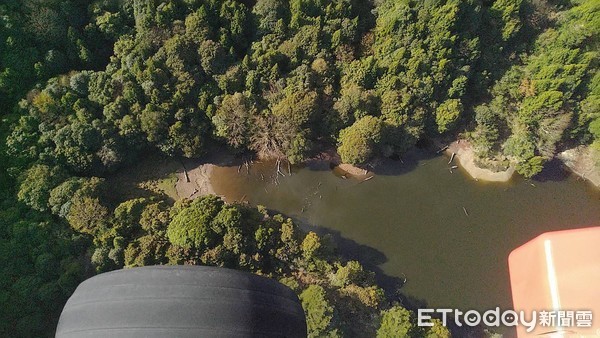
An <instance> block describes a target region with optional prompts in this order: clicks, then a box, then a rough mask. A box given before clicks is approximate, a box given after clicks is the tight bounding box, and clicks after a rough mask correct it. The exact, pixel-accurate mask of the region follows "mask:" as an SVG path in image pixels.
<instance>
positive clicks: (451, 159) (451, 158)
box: [448, 153, 456, 164]
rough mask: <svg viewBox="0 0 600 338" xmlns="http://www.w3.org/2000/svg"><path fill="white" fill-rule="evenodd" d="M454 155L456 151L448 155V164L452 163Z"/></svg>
mask: <svg viewBox="0 0 600 338" xmlns="http://www.w3.org/2000/svg"><path fill="white" fill-rule="evenodd" d="M454 156H456V153H452V156H451V157H450V161H448V164H450V163H452V161H454Z"/></svg>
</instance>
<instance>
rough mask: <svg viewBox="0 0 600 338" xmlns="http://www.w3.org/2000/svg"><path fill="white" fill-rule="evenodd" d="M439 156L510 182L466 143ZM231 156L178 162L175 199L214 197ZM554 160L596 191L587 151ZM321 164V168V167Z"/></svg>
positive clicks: (342, 166)
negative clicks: (481, 162)
mask: <svg viewBox="0 0 600 338" xmlns="http://www.w3.org/2000/svg"><path fill="white" fill-rule="evenodd" d="M434 144H435V145H436V146H438V147H439V148H440V149H441V148H443V147H445V146H446V145H444V144H441V143H440V142H436V141H434ZM443 153H444V154H445V155H446V156H448V158H452V154H455V160H456V162H455V163H458V164H459V165H460V167H459V168H461V169H464V171H465V172H466V174H468V175H469V176H471V177H472V178H473V179H474V180H475V181H484V182H499V183H502V182H508V181H510V180H511V179H512V177H513V175H514V173H515V167H514V165H511V166H510V167H509V168H508V169H507V170H503V171H497V172H495V171H492V170H490V169H486V168H481V167H479V166H477V164H476V163H475V155H474V153H473V150H472V149H471V146H470V144H469V142H468V141H466V140H462V139H459V140H456V141H453V142H451V143H450V144H447V149H445V150H444V151H443ZM232 156H233V155H231V154H227V155H223V154H218V155H216V156H215V155H213V156H209V157H208V158H207V159H205V160H198V159H195V160H194V159H186V160H184V162H182V163H181V164H182V167H181V168H180V170H177V172H176V177H177V182H176V183H175V190H176V192H177V197H178V198H179V199H183V198H189V199H194V198H197V197H200V196H205V195H210V194H212V195H216V192H215V190H214V187H213V185H212V183H211V176H212V174H213V173H214V169H215V167H217V166H219V165H230V164H231V163H233V162H235V159H234V158H233V157H232ZM556 158H557V159H558V160H560V161H561V163H563V164H564V165H565V166H566V167H567V168H568V169H569V170H570V171H571V172H572V173H573V174H575V175H577V176H579V177H581V178H582V179H583V180H585V181H589V182H591V183H592V184H593V185H594V186H595V187H596V188H600V171H599V170H597V169H596V168H595V167H594V163H593V160H592V157H591V153H590V149H589V147H584V146H579V147H577V148H573V149H568V150H566V151H563V152H562V153H559V154H558V155H557V156H556ZM314 162H322V163H325V162H328V164H331V165H332V166H331V167H330V168H331V170H332V171H333V172H334V173H335V172H337V174H339V176H345V177H347V178H352V179H357V180H361V181H362V180H365V179H366V178H368V177H372V176H375V175H376V174H375V172H374V171H373V170H368V169H365V168H361V167H357V166H354V165H351V164H347V163H341V160H340V159H339V155H337V153H335V152H334V151H326V152H323V153H320V154H319V155H317V156H316V157H314V158H311V159H309V160H307V161H306V162H305V164H306V165H309V164H310V163H314ZM322 163H321V164H322Z"/></svg>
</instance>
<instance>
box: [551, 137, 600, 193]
mask: <svg viewBox="0 0 600 338" xmlns="http://www.w3.org/2000/svg"><path fill="white" fill-rule="evenodd" d="M556 158H558V159H559V160H560V161H561V162H562V163H563V164H564V165H565V166H566V167H567V168H569V170H570V171H571V172H572V173H574V174H575V175H578V176H579V177H581V179H583V180H585V181H588V182H590V183H592V184H593V185H594V186H595V187H596V188H600V170H599V169H598V168H596V166H595V164H594V160H593V158H592V153H591V150H590V148H589V147H586V146H579V147H576V148H571V149H567V150H565V151H563V152H561V153H559V154H558V155H556Z"/></svg>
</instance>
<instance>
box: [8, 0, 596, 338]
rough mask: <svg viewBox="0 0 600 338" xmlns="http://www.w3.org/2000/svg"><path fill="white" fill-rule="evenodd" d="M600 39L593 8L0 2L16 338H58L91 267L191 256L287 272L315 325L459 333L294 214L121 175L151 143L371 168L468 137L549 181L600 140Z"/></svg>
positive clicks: (488, 160) (332, 331)
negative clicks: (550, 171)
mask: <svg viewBox="0 0 600 338" xmlns="http://www.w3.org/2000/svg"><path fill="white" fill-rule="evenodd" d="M599 32H600V2H599V1H596V0H571V1H568V0H495V1H494V0H468V1H461V0H422V1H416V0H414V1H410V0H375V1H361V0H289V1H286V0H258V1H255V2H254V1H234V0H224V1H218V0H4V1H2V3H0V47H1V49H0V107H1V108H2V110H1V111H0V117H1V118H2V124H1V126H0V136H1V139H2V142H1V143H0V157H1V159H0V171H1V176H0V266H2V268H3V269H2V271H1V272H0V303H1V304H3V306H2V308H1V309H0V336H52V335H53V330H54V327H55V325H56V322H57V319H58V315H59V313H60V310H61V309H62V306H63V304H64V302H65V301H66V299H67V298H68V297H69V295H70V294H71V293H72V292H73V290H74V288H75V287H76V286H77V284H78V283H79V282H80V281H81V280H83V279H84V278H86V277H89V276H91V275H92V274H94V273H98V272H103V271H108V270H111V269H117V268H121V267H131V266H140V265H150V264H183V263H186V264H207V265H217V266H225V267H232V268H236V269H243V270H248V271H252V272H255V273H259V274H264V275H267V276H271V277H273V278H277V279H279V280H281V281H282V282H284V283H285V284H287V285H288V286H290V287H291V288H292V289H294V290H295V291H297V292H298V294H299V295H300V298H301V300H302V303H303V306H304V308H305V310H306V312H307V316H308V324H309V331H310V334H311V336H313V337H316V336H365V335H368V336H372V335H375V334H377V335H378V336H381V337H389V336H394V333H396V334H397V333H398V332H400V333H402V332H404V334H401V336H402V335H406V336H413V337H445V336H449V332H448V331H447V329H445V328H443V327H442V326H441V325H436V326H435V327H433V328H432V329H430V330H420V329H418V328H417V327H416V325H415V323H414V313H412V312H411V311H410V310H409V309H406V308H404V307H403V305H402V304H401V303H400V302H399V298H398V297H396V296H394V292H384V291H383V290H382V289H381V288H380V287H379V286H377V285H376V283H375V279H374V276H373V274H372V273H371V272H369V271H367V270H366V269H364V268H363V267H362V266H361V264H360V263H358V262H355V261H346V260H344V259H343V258H342V257H340V256H339V254H338V253H336V250H335V243H332V242H331V241H330V240H328V238H327V237H326V236H325V237H320V236H318V235H316V234H315V233H312V232H311V233H305V232H303V231H302V230H300V229H299V228H298V227H297V225H295V224H294V223H293V222H292V221H291V220H289V219H287V218H286V217H284V216H282V215H277V214H274V213H272V212H268V211H267V210H265V209H264V208H261V207H258V208H249V207H247V206H242V205H228V204H224V203H223V202H222V201H221V200H219V199H218V198H215V197H203V198H201V199H196V200H194V201H188V200H182V201H178V202H176V203H175V204H174V205H173V204H172V203H170V202H169V201H168V200H167V199H165V198H164V197H162V196H152V197H139V198H135V199H132V200H128V201H120V200H118V198H117V199H115V196H112V195H113V194H112V193H111V191H110V186H108V185H107V184H106V180H105V179H106V178H107V177H109V176H110V175H112V174H114V173H115V172H117V171H119V170H126V168H127V166H128V165H130V164H131V163H133V162H135V161H136V160H137V159H139V158H141V157H142V156H145V155H146V154H148V153H155V152H159V153H161V154H163V155H164V156H173V157H202V156H203V154H205V152H206V151H207V149H209V148H210V147H215V146H216V147H222V148H227V149H228V151H231V152H234V153H240V154H241V153H252V154H256V155H257V156H259V157H263V158H266V157H271V158H282V159H284V158H285V159H287V160H289V161H290V162H291V163H299V162H302V161H304V160H306V159H308V158H310V157H311V156H312V155H314V154H315V153H316V152H317V151H319V150H320V149H324V148H337V150H338V152H339V154H340V156H341V158H342V160H343V161H345V162H348V163H352V164H358V165H360V164H364V163H366V162H368V161H369V160H371V159H373V158H376V157H382V156H385V157H390V156H398V155H401V154H402V153H403V152H405V151H406V150H408V149H410V148H411V147H413V146H414V145H415V144H416V143H417V142H418V141H419V140H422V139H431V138H445V137H449V138H450V137H456V136H457V135H459V134H460V135H461V136H462V137H464V138H467V139H468V140H469V141H470V142H471V144H472V145H473V148H474V151H475V153H476V155H477V157H478V163H479V164H480V165H482V166H488V167H492V168H497V167H502V166H506V165H510V164H512V165H515V166H516V168H517V170H518V172H519V173H521V174H522V175H524V176H526V177H531V176H534V175H535V174H537V173H539V172H540V171H541V170H542V168H543V166H544V163H545V162H547V161H548V160H550V159H552V158H553V157H554V155H555V154H556V153H557V152H558V151H559V150H562V149H565V148H567V147H572V146H575V145H589V146H590V147H591V148H592V149H595V150H596V151H597V152H600V75H599V73H598V65H599V62H598V61H599V55H598V53H599V51H600V48H599V45H598V42H599V40H598V34H599Z"/></svg>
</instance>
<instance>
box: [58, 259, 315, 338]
mask: <svg viewBox="0 0 600 338" xmlns="http://www.w3.org/2000/svg"><path fill="white" fill-rule="evenodd" d="M234 336H235V337H306V319H305V317H304V312H303V310H302V306H301V305H300V302H299V300H298V297H297V296H296V295H295V294H294V292H293V291H292V290H290V289H289V288H287V287H286V286H284V285H282V284H280V283H278V282H277V281H275V280H272V279H269V278H265V277H261V276H257V275H253V274H250V273H246V272H241V271H236V270H230V269H223V268H214V267H201V266H152V267H141V268H133V269H126V270H118V271H112V272H108V273H103V274H100V275H97V276H94V277H92V278H90V279H88V280H86V281H84V282H83V283H81V284H80V285H79V286H78V287H77V289H76V290H75V292H74V293H73V295H72V296H71V298H69V300H68V301H67V304H66V305H65V307H64V309H63V311H62V314H61V316H60V320H59V323H58V328H57V330H56V337H59V338H67V337H69V338H71V337H234Z"/></svg>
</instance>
